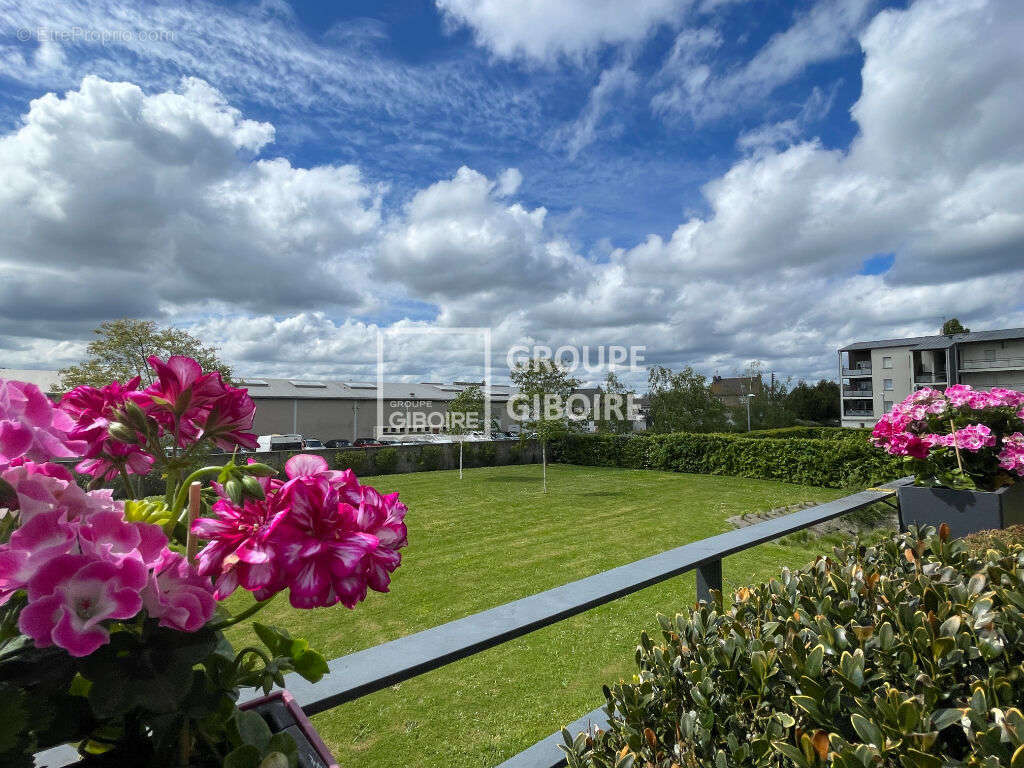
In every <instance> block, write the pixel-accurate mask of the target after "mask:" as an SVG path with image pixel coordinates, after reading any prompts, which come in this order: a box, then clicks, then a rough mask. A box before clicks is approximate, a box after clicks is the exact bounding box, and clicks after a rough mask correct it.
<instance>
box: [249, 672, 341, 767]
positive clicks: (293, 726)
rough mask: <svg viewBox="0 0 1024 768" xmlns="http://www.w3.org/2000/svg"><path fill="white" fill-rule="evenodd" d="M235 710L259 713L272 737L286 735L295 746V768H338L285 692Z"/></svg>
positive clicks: (273, 693)
mask: <svg viewBox="0 0 1024 768" xmlns="http://www.w3.org/2000/svg"><path fill="white" fill-rule="evenodd" d="M238 708H239V709H250V710H252V711H254V712H257V713H259V714H260V715H261V716H262V717H263V719H264V720H266V721H267V725H269V726H270V730H271V731H273V732H274V733H280V732H281V731H284V732H285V733H287V734H290V735H291V737H292V738H293V739H295V743H296V744H298V746H299V768H338V763H337V762H336V761H335V759H334V756H333V755H331V751H330V750H329V749H328V748H327V745H326V744H324V742H323V740H322V739H321V738H320V734H318V733H317V732H316V728H314V727H313V724H312V723H311V722H310V721H309V718H308V717H306V713H305V712H303V711H302V708H301V707H300V706H299V705H298V703H297V702H296V701H295V698H294V697H293V696H292V695H291V694H290V693H288V691H274V692H272V693H271V694H270V695H269V696H261V697H260V698H258V699H253V700H252V701H247V702H245V703H244V704H241V705H239V707H238Z"/></svg>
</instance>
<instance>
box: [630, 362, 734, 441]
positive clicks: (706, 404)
mask: <svg viewBox="0 0 1024 768" xmlns="http://www.w3.org/2000/svg"><path fill="white" fill-rule="evenodd" d="M647 384H648V389H649V391H650V394H649V396H648V397H649V406H648V414H647V428H648V429H650V430H651V431H652V432H662V433H665V432H722V431H724V430H725V429H726V428H727V427H728V418H727V413H726V409H725V406H724V405H722V403H721V402H720V401H719V400H718V399H717V398H715V397H713V396H712V395H711V389H710V387H709V386H708V380H707V379H706V378H705V377H704V376H702V375H701V374H699V373H697V372H696V371H694V370H693V368H691V367H690V366H686V367H685V368H684V369H683V370H681V371H679V372H678V373H673V372H672V370H671V369H670V368H665V367H664V366H661V365H658V366H654V367H653V368H651V369H650V370H649V371H648V372H647Z"/></svg>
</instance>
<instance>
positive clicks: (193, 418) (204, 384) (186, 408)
mask: <svg viewBox="0 0 1024 768" xmlns="http://www.w3.org/2000/svg"><path fill="white" fill-rule="evenodd" d="M147 361H148V362H149V364H150V366H151V367H152V368H153V370H154V371H155V372H156V375H157V380H156V381H154V382H153V383H152V384H150V385H149V386H148V387H146V389H145V390H144V391H143V392H142V393H141V397H140V396H133V399H134V400H135V401H136V402H137V403H138V404H139V405H140V406H141V407H142V408H143V409H144V410H145V411H146V412H147V413H148V414H149V415H151V416H152V417H153V418H154V419H156V420H157V422H159V423H160V425H161V426H162V427H163V428H164V429H165V430H166V431H168V432H170V433H171V434H174V432H175V430H177V431H178V442H179V445H182V446H184V445H185V444H186V443H187V442H191V441H194V440H195V439H196V437H197V434H198V431H199V427H198V426H197V422H201V421H203V419H204V417H205V415H206V413H207V412H208V410H209V407H210V405H211V404H212V403H213V401H215V400H216V399H218V398H219V397H220V396H221V395H223V394H224V382H223V381H222V380H221V377H220V374H219V373H217V372H216V371H214V372H212V373H203V369H202V367H201V366H200V365H199V363H197V362H196V361H195V360H193V359H192V358H191V357H185V356H184V355H172V356H171V357H169V358H167V362H166V363H165V362H164V361H162V360H161V359H160V358H159V357H156V356H155V355H152V356H150V357H148V358H147Z"/></svg>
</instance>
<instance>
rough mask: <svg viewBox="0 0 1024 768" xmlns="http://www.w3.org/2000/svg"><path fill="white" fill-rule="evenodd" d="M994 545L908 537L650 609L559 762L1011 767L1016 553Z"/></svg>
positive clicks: (1019, 602)
mask: <svg viewBox="0 0 1024 768" xmlns="http://www.w3.org/2000/svg"><path fill="white" fill-rule="evenodd" d="M996 546H999V547H1000V549H998V550H992V549H990V550H987V551H986V552H982V553H977V552H973V553H972V552H971V551H969V550H968V548H967V546H966V545H965V544H964V542H962V541H959V540H951V539H949V538H948V536H947V535H945V531H942V532H939V533H937V532H935V531H934V529H925V530H924V531H923V532H921V533H919V532H916V531H911V532H909V533H905V534H899V535H897V536H896V537H894V538H892V539H891V540H887V541H884V542H883V543H881V544H879V545H877V546H862V545H859V544H854V545H850V546H847V547H844V548H836V549H835V550H834V552H833V554H832V555H830V556H827V557H820V558H818V559H817V561H816V562H815V563H814V564H813V565H811V566H810V567H808V568H806V569H804V570H800V571H796V572H789V571H783V573H782V575H781V578H779V579H773V580H772V581H770V582H769V583H767V584H761V585H759V586H756V587H753V588H750V589H747V588H744V589H740V590H739V591H738V592H737V593H736V594H735V595H734V596H733V602H732V604H731V606H730V607H729V608H728V610H725V609H723V607H722V604H721V602H718V603H717V604H712V605H707V604H701V605H700V606H698V607H696V608H695V609H694V610H692V611H690V612H689V613H687V614H680V615H677V616H676V617H675V618H674V619H669V618H666V617H664V616H659V621H660V623H661V627H662V636H663V637H662V640H661V641H660V642H656V641H655V640H653V639H652V638H650V637H648V636H647V634H646V633H645V634H643V635H642V636H641V640H640V645H639V646H638V648H637V651H636V662H637V666H638V668H639V672H638V674H637V675H636V676H635V677H634V679H633V680H632V681H630V682H620V683H619V684H618V685H615V686H614V687H612V688H611V689H609V688H605V695H606V697H607V700H608V710H609V712H610V713H613V717H612V726H611V730H609V731H606V732H598V733H596V734H595V733H591V734H581V735H579V736H578V737H576V738H572V736H575V735H574V734H573V735H570V734H568V733H565V734H564V736H565V738H566V743H567V747H566V750H567V753H568V759H569V765H570V766H572V767H574V768H581V767H582V766H587V767H588V768H597V767H598V766H602V767H603V766H607V767H611V766H615V767H616V768H619V767H621V768H630V767H631V766H632V767H634V768H639V766H645V767H646V766H657V767H658V768H670V767H672V768H674V767H675V766H681V767H684V768H690V767H691V766H693V767H694V768H696V766H716V768H727V767H729V766H789V765H797V766H801V768H811V767H812V766H830V765H831V766H835V767H836V768H869V766H902V768H940V767H941V766H944V765H947V766H960V765H963V766H984V767H985V768H995V767H996V766H1011V768H1022V767H1024V715H1022V714H1021V711H1020V707H1021V706H1022V704H1024V667H1022V662H1024V613H1022V611H1024V547H1022V546H1021V545H1019V544H1010V545H1007V544H1002V543H999V544H996Z"/></svg>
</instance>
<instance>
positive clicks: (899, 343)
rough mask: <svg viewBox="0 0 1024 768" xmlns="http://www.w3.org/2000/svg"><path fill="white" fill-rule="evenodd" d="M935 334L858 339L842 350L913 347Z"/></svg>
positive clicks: (841, 350)
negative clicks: (875, 339)
mask: <svg viewBox="0 0 1024 768" xmlns="http://www.w3.org/2000/svg"><path fill="white" fill-rule="evenodd" d="M933 338H935V337H934V336H911V337H909V338H905V339H878V340H877V341H858V342H855V343H853V344H847V345H846V346H845V347H843V348H841V349H840V350H839V351H840V352H856V351H858V350H863V349H878V348H879V347H912V346H914V345H915V344H920V343H921V342H923V341H927V340H928V339H933Z"/></svg>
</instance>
